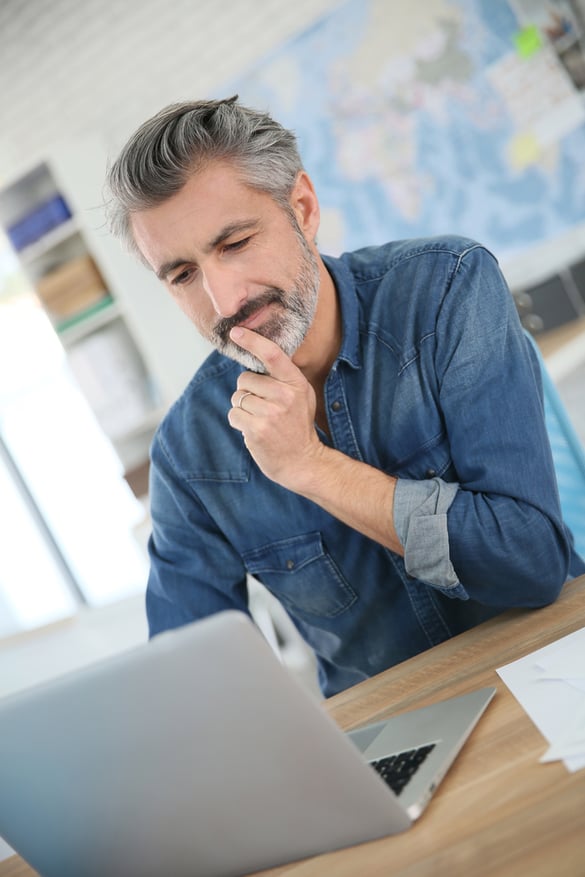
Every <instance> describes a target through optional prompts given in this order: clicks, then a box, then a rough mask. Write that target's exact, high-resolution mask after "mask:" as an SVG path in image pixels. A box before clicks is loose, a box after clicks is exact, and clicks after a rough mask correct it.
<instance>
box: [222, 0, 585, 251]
mask: <svg viewBox="0 0 585 877" xmlns="http://www.w3.org/2000/svg"><path fill="white" fill-rule="evenodd" d="M536 5H538V4H536ZM531 33H532V37H534V29H532V31H531V29H530V28H526V22H524V21H521V20H519V17H518V14H517V9H516V8H515V4H514V3H513V2H510V3H508V2H505V0H496V2H494V0H409V2H408V3H405V2H393V3H389V2H387V0H350V2H346V3H344V4H343V5H341V6H340V7H338V8H337V9H336V10H335V11H334V12H333V13H330V14H328V15H327V16H326V17H324V18H323V19H321V20H319V21H318V22H317V23H316V24H315V25H314V26H313V27H311V28H310V29H309V30H308V31H306V32H305V33H303V34H301V35H299V36H298V37H297V38H295V39H294V40H292V41H291V42H289V43H288V44H287V45H285V46H284V47H281V48H280V49H278V51H276V52H274V53H273V54H272V55H271V56H269V57H267V58H265V59H263V60H262V61H261V62H259V63H258V64H257V65H255V67H254V69H252V70H250V71H249V72H248V73H247V74H246V75H244V76H241V77H239V78H238V80H237V82H232V83H230V85H229V86H227V88H228V89H230V88H231V89H232V92H231V93H235V92H237V93H238V94H239V95H240V99H241V100H242V101H243V102H244V103H247V104H250V105H253V106H256V107H258V108H260V109H267V110H268V111H269V112H271V113H272V114H273V115H274V116H275V117H276V118H277V119H278V120H279V121H281V122H282V123H283V124H285V125H286V126H287V127H290V128H292V129H293V130H294V131H295V132H296V134H297V136H298V139H299V145H300V149H301V154H302V156H303V160H304V163H305V167H306V169H307V171H308V172H309V174H310V175H311V177H312V179H313V182H314V183H315V187H316V190H317V193H318V195H319V199H320V202H321V208H322V223H321V232H320V237H319V245H320V248H321V250H322V251H323V252H328V253H330V254H333V255H336V254H338V253H340V252H342V251H343V250H348V249H354V248H356V247H360V246H365V245H369V244H376V243H382V242H384V241H386V240H390V239H399V238H406V237H418V236H425V235H430V234H440V233H458V234H464V235H467V236H469V237H473V238H475V239H477V240H480V241H481V242H482V243H484V244H486V245H487V246H488V247H490V248H491V249H492V250H493V251H494V252H495V253H496V254H497V255H498V256H499V257H502V256H504V257H505V256H510V255H513V254H514V253H515V252H518V251H521V250H522V249H523V248H524V247H526V245H528V244H530V245H533V244H534V243H535V242H536V243H537V242H539V241H541V240H547V239H549V238H552V237H554V236H555V235H558V234H560V233H562V232H563V230H565V229H567V228H571V227H573V226H575V225H576V224H578V223H580V222H583V221H584V220H585V158H584V157H585V101H584V94H583V92H580V91H579V89H578V88H577V87H576V86H575V84H574V83H573V82H572V81H571V79H570V77H569V75H568V74H567V72H566V70H565V69H564V68H563V66H562V64H561V63H560V61H559V58H558V57H557V55H556V54H555V51H554V49H553V48H552V47H551V45H550V43H549V41H547V40H546V39H540V38H539V36H538V34H537V35H536V39H532V42H530V38H531ZM527 37H528V42H527ZM227 93H228V92H227V91H226V94H227Z"/></svg>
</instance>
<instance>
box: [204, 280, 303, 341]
mask: <svg viewBox="0 0 585 877" xmlns="http://www.w3.org/2000/svg"><path fill="white" fill-rule="evenodd" d="M269 304H279V305H283V306H284V305H285V304H286V296H285V293H284V291H283V290H282V289H278V288H277V287H274V288H272V289H267V290H266V292H263V293H262V294H261V295H259V296H258V297H257V298H255V299H253V301H249V302H246V304H245V305H243V306H242V307H241V308H240V310H239V311H237V313H235V314H233V315H232V316H231V317H223V318H222V319H221V320H218V321H217V323H216V324H215V326H214V327H213V336H214V337H215V338H216V339H217V340H218V341H221V342H222V343H223V344H227V343H228V342H229V341H230V332H231V330H232V329H233V328H234V327H235V326H238V325H239V324H240V323H242V322H243V321H244V320H247V319H249V318H250V317H251V316H252V315H253V314H255V313H256V312H257V311H259V310H261V309H262V308H263V307H266V305H269Z"/></svg>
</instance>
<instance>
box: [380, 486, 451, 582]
mask: <svg viewBox="0 0 585 877" xmlns="http://www.w3.org/2000/svg"><path fill="white" fill-rule="evenodd" d="M458 489H459V485H458V484H453V483H448V482H446V481H442V480H441V479H440V478H432V479H430V480H428V481H412V480H409V479H405V478H400V479H398V481H397V484H396V491H395V494H394V527H395V529H396V533H397V535H398V538H399V539H400V542H401V544H402V547H403V548H404V564H405V568H406V572H407V573H408V575H411V576H413V577H414V578H417V579H420V580H422V581H424V582H428V583H430V584H433V585H434V586H436V587H439V588H446V589H452V588H457V590H458V591H459V590H460V588H458V587H457V586H458V585H459V581H458V578H457V574H456V572H455V570H454V568H453V564H452V563H451V558H450V554H449V533H448V530H447V512H448V510H449V508H450V507H451V504H452V502H453V500H454V499H455V496H456V495H457V491H458ZM457 596H459V597H461V596H463V595H462V594H461V593H458V594H457Z"/></svg>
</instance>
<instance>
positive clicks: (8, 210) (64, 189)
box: [0, 138, 207, 493]
mask: <svg viewBox="0 0 585 877" xmlns="http://www.w3.org/2000/svg"><path fill="white" fill-rule="evenodd" d="M107 161H108V157H107V153H106V150H105V148H104V145H103V144H102V143H101V142H100V141H99V139H97V138H85V139H83V140H80V141H76V142H74V143H67V144H61V145H60V146H59V147H57V148H55V149H54V150H53V152H52V153H51V154H50V155H47V156H45V157H43V159H42V160H40V161H39V162H38V163H37V164H36V165H34V166H33V167H30V168H27V169H24V170H23V171H21V172H20V173H19V174H17V175H16V176H15V177H14V178H13V179H12V180H10V181H8V182H7V183H5V184H4V186H3V187H2V188H0V225H1V226H2V227H3V228H4V230H5V232H6V235H7V237H8V239H9V241H10V243H11V245H12V247H13V249H14V251H15V252H16V255H17V258H18V260H19V263H20V266H21V268H22V270H23V272H24V273H25V275H26V276H27V278H28V280H29V281H30V283H31V284H32V286H33V287H34V289H35V291H36V293H37V296H38V299H39V302H40V304H41V305H42V307H43V308H44V310H45V313H46V314H47V317H48V318H49V320H50V322H51V324H52V326H53V328H54V330H55V332H56V333H57V335H58V337H59V339H60V341H61V343H62V345H63V347H64V349H65V351H66V354H67V357H68V362H69V365H70V367H71V370H72V372H73V374H74V375H75V377H76V379H77V382H78V384H79V386H80V389H81V390H82V392H83V394H84V395H85V397H86V399H87V401H88V402H89V405H90V407H91V408H92V410H93V412H94V414H95V417H96V419H97V421H98V423H99V425H100V426H101V428H102V430H103V431H104V432H105V434H106V435H107V436H108V438H109V439H110V441H111V443H112V445H113V447H114V449H115V451H116V453H117V454H118V456H119V458H120V460H121V462H122V466H123V469H124V471H125V473H126V477H127V478H128V480H129V483H130V484H131V486H132V487H133V488H135V484H134V483H133V473H139V476H138V480H139V482H140V491H139V492H140V493H142V492H143V491H144V484H145V482H144V470H145V466H147V461H148V451H149V447H150V442H151V440H152V436H153V434H154V430H155V429H156V426H157V424H158V423H159V421H160V419H161V417H162V416H163V414H164V412H165V411H166V409H167V407H168V406H169V404H170V403H171V402H172V401H173V399H174V398H176V396H178V395H179V393H180V392H181V390H182V389H183V387H184V386H185V384H186V383H187V381H188V380H189V378H190V377H191V375H192V374H193V372H194V371H195V369H196V368H197V366H198V365H199V363H200V362H201V360H202V359H203V357H204V355H205V354H206V353H207V348H206V347H205V345H204V343H203V342H202V341H201V339H199V336H198V335H197V333H196V332H195V330H194V328H193V327H192V326H191V325H190V324H189V323H188V321H187V319H186V318H185V317H184V316H183V315H182V314H181V313H180V312H179V310H178V308H177V307H176V305H175V304H174V303H173V302H171V301H170V298H169V297H168V296H167V295H166V293H165V291H164V289H163V288H162V286H161V285H160V284H159V282H158V281H157V280H156V278H154V276H153V275H152V274H150V272H148V271H147V270H146V269H145V268H144V267H143V266H141V265H140V264H139V263H138V261H137V260H136V259H135V258H134V257H133V256H130V255H129V254H127V253H125V252H124V251H123V249H122V247H121V245H120V243H119V242H118V241H116V240H114V239H113V238H112V237H111V236H110V234H109V232H108V231H107V227H106V221H105V215H104V209H103V194H102V192H103V183H104V179H105V174H106V168H107Z"/></svg>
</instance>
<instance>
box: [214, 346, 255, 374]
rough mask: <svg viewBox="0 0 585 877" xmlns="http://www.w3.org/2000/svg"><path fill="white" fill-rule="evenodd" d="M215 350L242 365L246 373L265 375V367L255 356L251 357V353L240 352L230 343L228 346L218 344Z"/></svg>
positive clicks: (239, 348) (240, 350)
mask: <svg viewBox="0 0 585 877" xmlns="http://www.w3.org/2000/svg"><path fill="white" fill-rule="evenodd" d="M217 349H218V350H219V352H220V353H222V354H223V355H224V356H227V357H229V359H233V360H234V361H235V362H237V363H239V364H240V365H243V366H244V368H245V369H247V370H248V371H252V372H257V373H258V374H262V375H265V374H266V366H265V365H264V364H263V363H262V362H260V360H259V359H257V358H256V357H255V356H252V354H251V353H248V351H247V350H242V348H241V347H238V346H237V344H233V343H232V342H229V343H228V344H220V345H218V348H217Z"/></svg>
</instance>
